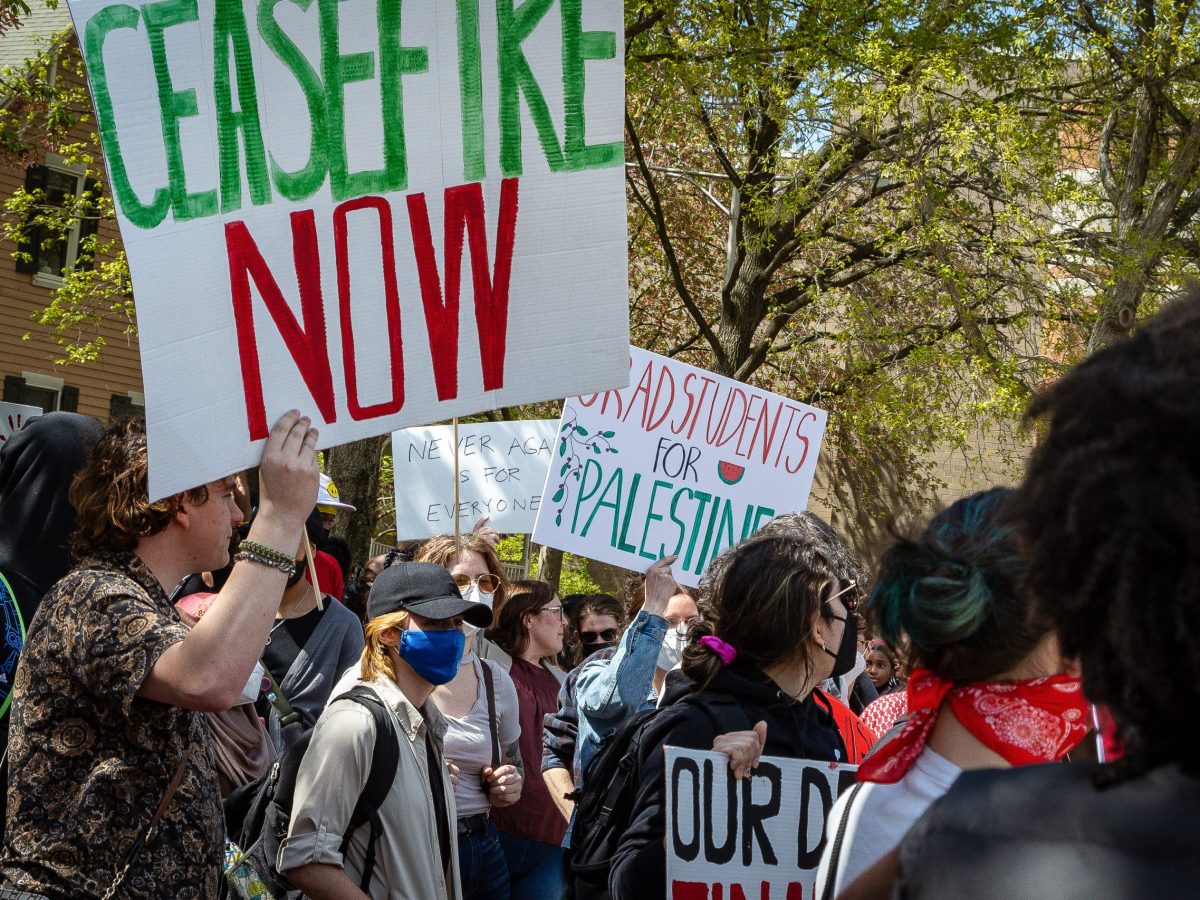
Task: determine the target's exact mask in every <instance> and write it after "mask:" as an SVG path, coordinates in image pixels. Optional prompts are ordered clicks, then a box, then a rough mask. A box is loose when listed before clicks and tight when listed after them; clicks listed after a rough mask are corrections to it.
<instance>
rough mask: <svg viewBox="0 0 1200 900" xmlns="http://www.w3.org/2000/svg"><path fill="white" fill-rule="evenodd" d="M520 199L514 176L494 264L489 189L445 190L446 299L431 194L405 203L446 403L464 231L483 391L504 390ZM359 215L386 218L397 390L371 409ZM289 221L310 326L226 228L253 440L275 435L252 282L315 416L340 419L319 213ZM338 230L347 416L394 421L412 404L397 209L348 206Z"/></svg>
mask: <svg viewBox="0 0 1200 900" xmlns="http://www.w3.org/2000/svg"><path fill="white" fill-rule="evenodd" d="M518 193H519V191H518V180H517V179H516V178H507V179H505V180H504V181H503V182H502V183H501V186H500V209H499V215H498V222H497V228H496V247H495V251H496V258H495V263H494V265H493V266H489V261H488V242H487V228H486V221H485V219H484V207H483V189H482V187H481V186H480V185H479V184H464V185H460V186H457V187H450V188H447V189H446V192H445V201H444V204H445V212H444V216H443V218H444V222H443V228H444V234H445V257H446V259H445V263H446V267H445V276H446V277H445V280H446V291H445V297H444V298H443V295H442V285H441V277H440V275H439V272H438V267H437V261H436V259H435V254H434V250H433V240H432V237H431V232H430V228H429V213H428V210H427V208H426V205H425V197H424V195H423V194H413V195H411V196H409V197H408V198H407V208H408V213H409V224H410V227H411V231H412V237H413V251H414V255H415V261H416V266H417V275H418V279H419V281H420V285H421V301H422V305H423V306H424V309H425V322H426V328H427V331H428V334H429V348H430V350H431V352H432V356H433V374H434V384H435V387H436V391H437V398H438V400H450V399H453V398H455V397H457V396H458V315H459V295H460V293H461V280H462V275H461V273H462V257H463V242H464V233H465V235H466V243H467V247H468V249H469V251H470V254H471V282H472V287H473V291H474V296H475V324H476V327H477V328H478V330H479V356H480V364H481V368H482V374H483V389H484V390H486V391H495V390H499V389H501V388H503V387H504V360H505V354H506V352H507V343H508V299H509V282H510V280H511V274H512V255H513V243H514V240H515V234H516V224H517V199H518ZM360 210H372V211H374V213H375V215H376V216H377V217H378V220H379V251H380V260H381V265H382V269H381V272H382V276H383V293H384V297H383V300H384V309H385V313H386V317H387V339H388V351H389V355H390V366H389V368H390V377H391V388H392V391H391V398H390V399H388V400H385V401H383V402H381V403H375V404H372V405H369V406H364V405H363V404H362V402H361V400H360V399H359V380H358V366H357V355H356V352H355V341H354V324H353V320H352V316H351V309H352V301H351V285H350V263H349V252H348V251H349V246H348V245H349V237H348V225H347V217H348V216H349V214H350V213H352V212H357V211H360ZM291 221H292V258H293V264H294V267H295V275H296V285H297V288H298V289H299V294H300V310H301V318H302V319H303V323H304V324H303V327H301V324H300V322H298V321H297V319H296V316H295V314H294V313H293V312H292V310H291V307H289V306H288V303H287V301H286V300H285V299H284V295H283V291H282V290H281V289H280V286H279V282H278V281H276V279H275V276H274V275H273V274H272V273H271V269H270V267H269V266H268V265H267V262H266V260H265V259H264V258H263V255H262V252H261V251H260V250H259V247H258V245H257V244H256V243H255V241H254V238H253V237H251V235H250V231H249V229H247V227H246V224H245V223H244V222H230V223H228V224H227V225H226V226H225V245H226V250H227V252H228V255H229V282H230V292H231V296H232V301H233V314H234V320H235V322H236V325H237V341H238V359H239V361H240V364H241V370H242V388H243V392H244V394H245V401H246V424H247V427H248V429H249V431H250V439H251V440H252V441H257V440H262V439H263V438H265V437H266V436H267V416H266V405H265V402H264V399H263V383H262V364H261V360H260V359H259V349H258V340H257V336H256V332H255V322H254V306H253V298H252V295H251V289H250V284H251V281H253V283H254V287H255V288H256V289H257V291H258V294H259V296H260V297H261V298H262V301H263V304H264V305H265V306H266V308H267V312H268V313H269V314H270V316H271V320H272V321H273V322H274V323H275V328H276V330H277V331H278V332H279V336H280V337H281V338H282V339H283V343H284V345H285V346H286V347H287V349H288V353H289V354H290V355H291V357H292V361H293V362H294V363H295V364H296V369H297V370H298V371H299V373H300V376H301V378H302V379H303V380H304V384H305V386H306V387H307V388H308V391H309V393H310V394H311V395H312V398H313V402H314V403H315V404H316V407H317V410H318V411H319V412H320V414H321V416H322V417H323V418H324V420H325V422H326V423H332V422H336V421H337V414H338V410H337V401H336V398H335V396H334V391H333V374H332V372H331V370H330V365H329V349H328V346H327V344H328V341H327V333H326V323H325V306H324V300H323V298H322V295H321V262H320V255H319V252H320V250H319V246H318V242H317V230H316V224H315V221H314V215H313V211H312V210H302V211H299V212H294V213H292V216H291ZM333 233H334V235H333V236H334V248H335V263H336V267H337V285H338V321H339V323H340V326H341V332H342V368H343V373H344V375H345V379H346V405H347V410H348V412H349V413H350V417H351V418H352V419H354V420H355V421H361V420H363V419H374V418H378V417H380V416H386V415H391V414H393V413H396V412H398V411H399V410H400V409H401V408H402V407H403V406H404V344H403V339H402V328H401V326H402V323H401V316H400V297H399V290H398V287H397V279H396V257H395V248H394V239H393V223H392V208H391V206H390V204H389V203H388V202H387V200H385V199H384V198H382V197H359V198H356V199H353V200H348V201H346V202H345V203H342V204H340V205H339V206H338V207H337V208H336V209H334V212H333Z"/></svg>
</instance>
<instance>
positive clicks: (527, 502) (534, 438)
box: [392, 419, 558, 540]
mask: <svg viewBox="0 0 1200 900" xmlns="http://www.w3.org/2000/svg"><path fill="white" fill-rule="evenodd" d="M557 425H558V423H557V422H556V421H554V420H553V419H536V420H528V421H524V422H483V423H478V424H471V425H459V426H458V482H459V484H458V519H459V526H460V527H461V528H462V530H463V531H468V530H470V528H471V526H472V525H473V524H474V523H475V522H476V521H477V520H478V519H479V518H480V517H481V516H488V517H489V522H488V524H489V525H491V526H492V527H493V528H495V529H496V530H497V531H499V532H501V533H503V534H528V533H529V532H531V531H533V522H534V519H535V518H537V511H538V506H539V505H540V504H541V499H542V485H543V484H545V482H546V471H547V469H549V467H550V458H551V456H552V455H553V450H552V447H553V446H554V434H555V431H556V429H557ZM392 469H393V475H394V477H395V483H396V537H397V538H398V539H399V540H411V539H415V538H427V537H433V536H434V535H436V534H451V533H453V532H454V428H453V426H450V425H435V426H430V427H425V428H406V429H404V430H403V431H397V432H394V433H393V434H392Z"/></svg>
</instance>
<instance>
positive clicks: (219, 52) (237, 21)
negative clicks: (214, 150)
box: [213, 0, 271, 212]
mask: <svg viewBox="0 0 1200 900" xmlns="http://www.w3.org/2000/svg"><path fill="white" fill-rule="evenodd" d="M231 40H232V41H233V59H234V71H235V72H236V73H237V95H238V112H236V113H235V112H234V111H233V92H232V90H231V89H230V84H229V42H230V41H231ZM213 66H214V68H215V69H216V74H215V83H214V85H213V93H214V97H215V100H216V106H217V145H218V146H219V147H220V154H221V156H220V158H221V211H222V212H230V211H232V210H235V209H238V208H240V207H241V205H242V173H241V167H240V165H239V163H240V162H241V159H240V157H239V155H238V131H239V129H240V130H241V132H242V143H243V145H244V147H245V150H246V180H247V181H248V182H249V184H250V200H251V202H252V203H254V205H255V206H262V205H263V204H264V203H269V202H271V182H270V180H269V179H268V178H267V162H266V153H265V152H264V151H263V138H262V127H261V126H260V124H259V120H258V94H257V92H256V90H255V85H254V66H253V63H252V62H251V59H250V38H249V36H248V35H247V34H246V17H245V15H244V14H243V13H242V0H217V9H216V17H215V19H214V20H213Z"/></svg>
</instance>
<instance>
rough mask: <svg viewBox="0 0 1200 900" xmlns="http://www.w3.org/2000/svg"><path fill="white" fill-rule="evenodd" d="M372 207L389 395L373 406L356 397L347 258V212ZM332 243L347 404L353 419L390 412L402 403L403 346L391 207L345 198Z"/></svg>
mask: <svg viewBox="0 0 1200 900" xmlns="http://www.w3.org/2000/svg"><path fill="white" fill-rule="evenodd" d="M360 209H373V210H375V213H376V215H377V216H378V217H379V252H380V257H381V261H382V262H383V303H384V307H385V309H386V311H387V333H388V350H389V351H390V354H391V365H390V366H389V368H390V369H391V373H392V398H391V400H387V401H385V402H383V403H376V404H374V405H373V406H363V405H361V404H360V403H359V401H358V367H357V363H356V360H355V355H354V322H353V319H352V317H351V315H350V260H349V252H348V246H347V245H348V237H347V228H346V216H347V215H348V214H349V213H352V212H355V211H357V210H360ZM333 244H334V248H335V250H336V253H337V282H338V317H339V321H340V322H341V325H342V366H343V368H344V369H345V373H346V406H347V407H348V408H349V410H350V418H352V419H354V420H355V421H356V422H359V421H362V420H363V419H374V418H377V417H378V416H387V415H391V414H392V413H394V412H397V411H399V409H400V408H401V407H402V406H404V346H403V344H402V342H401V338H400V292H399V290H398V289H397V287H396V254H395V251H394V250H393V247H392V208H391V206H389V205H388V202H387V201H386V200H384V199H383V198H382V197H359V198H357V199H355V200H347V201H346V202H345V203H343V204H341V205H340V206H338V208H337V209H335V210H334V211H333Z"/></svg>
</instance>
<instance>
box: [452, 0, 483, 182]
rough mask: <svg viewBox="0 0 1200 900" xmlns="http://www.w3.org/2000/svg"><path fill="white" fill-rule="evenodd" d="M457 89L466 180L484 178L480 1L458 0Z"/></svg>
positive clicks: (464, 177)
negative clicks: (460, 111) (460, 107)
mask: <svg viewBox="0 0 1200 900" xmlns="http://www.w3.org/2000/svg"><path fill="white" fill-rule="evenodd" d="M458 91H459V97H460V101H461V103H462V139H463V179H464V180H466V181H483V179H484V176H485V175H486V167H485V164H484V160H483V64H482V63H481V62H480V56H479V0H458Z"/></svg>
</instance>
